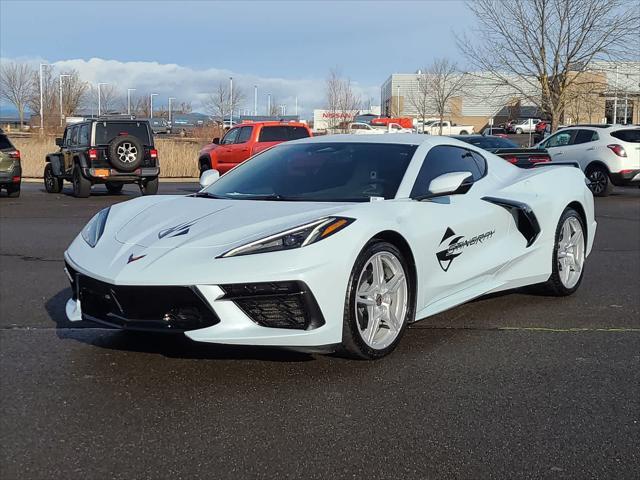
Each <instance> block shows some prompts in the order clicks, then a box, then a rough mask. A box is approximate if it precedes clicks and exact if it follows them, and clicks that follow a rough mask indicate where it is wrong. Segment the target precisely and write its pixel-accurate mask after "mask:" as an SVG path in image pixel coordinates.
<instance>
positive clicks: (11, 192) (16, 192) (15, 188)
mask: <svg viewBox="0 0 640 480" xmlns="http://www.w3.org/2000/svg"><path fill="white" fill-rule="evenodd" d="M7 195H8V196H9V197H10V198H18V197H19V196H20V184H19V183H18V184H14V185H9V186H7Z"/></svg>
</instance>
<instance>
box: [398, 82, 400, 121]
mask: <svg viewBox="0 0 640 480" xmlns="http://www.w3.org/2000/svg"><path fill="white" fill-rule="evenodd" d="M399 116H400V85H398V117H399Z"/></svg>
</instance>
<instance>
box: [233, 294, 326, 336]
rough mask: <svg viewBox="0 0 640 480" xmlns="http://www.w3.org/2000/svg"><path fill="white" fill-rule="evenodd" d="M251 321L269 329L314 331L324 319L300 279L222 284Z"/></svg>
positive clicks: (322, 323) (311, 295)
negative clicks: (296, 280) (297, 280)
mask: <svg viewBox="0 0 640 480" xmlns="http://www.w3.org/2000/svg"><path fill="white" fill-rule="evenodd" d="M222 289H223V290H224V291H225V293H226V295H225V296H224V298H225V299H228V300H232V301H233V302H234V303H235V304H236V305H237V306H238V307H239V308H240V309H241V310H242V311H243V312H244V313H245V314H246V315H247V316H248V317H249V318H251V320H253V321H254V322H255V323H257V324H258V325H261V326H263V327H270V328H288V329H295V330H313V329H314V328H318V327H320V326H322V325H324V318H323V317H322V314H321V312H320V308H319V307H318V304H317V302H316V300H315V298H314V297H313V294H312V293H311V291H310V290H309V288H308V287H307V285H306V284H305V283H303V282H265V283H248V284H232V285H222Z"/></svg>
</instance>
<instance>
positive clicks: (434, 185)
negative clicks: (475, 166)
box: [423, 172, 473, 198]
mask: <svg viewBox="0 0 640 480" xmlns="http://www.w3.org/2000/svg"><path fill="white" fill-rule="evenodd" d="M471 185H473V175H472V174H471V172H450V173H444V174H442V175H440V176H439V177H436V178H434V179H433V180H431V183H430V184H429V193H428V194H427V195H425V196H424V197H423V198H432V197H442V196H445V195H456V194H460V193H467V192H468V191H469V189H470V188H471Z"/></svg>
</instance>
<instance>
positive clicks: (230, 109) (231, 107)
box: [222, 77, 233, 127]
mask: <svg viewBox="0 0 640 480" xmlns="http://www.w3.org/2000/svg"><path fill="white" fill-rule="evenodd" d="M229 111H230V112H231V113H230V114H229V126H230V127H232V126H233V77H229ZM222 122H223V124H224V118H223V119H222Z"/></svg>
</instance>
